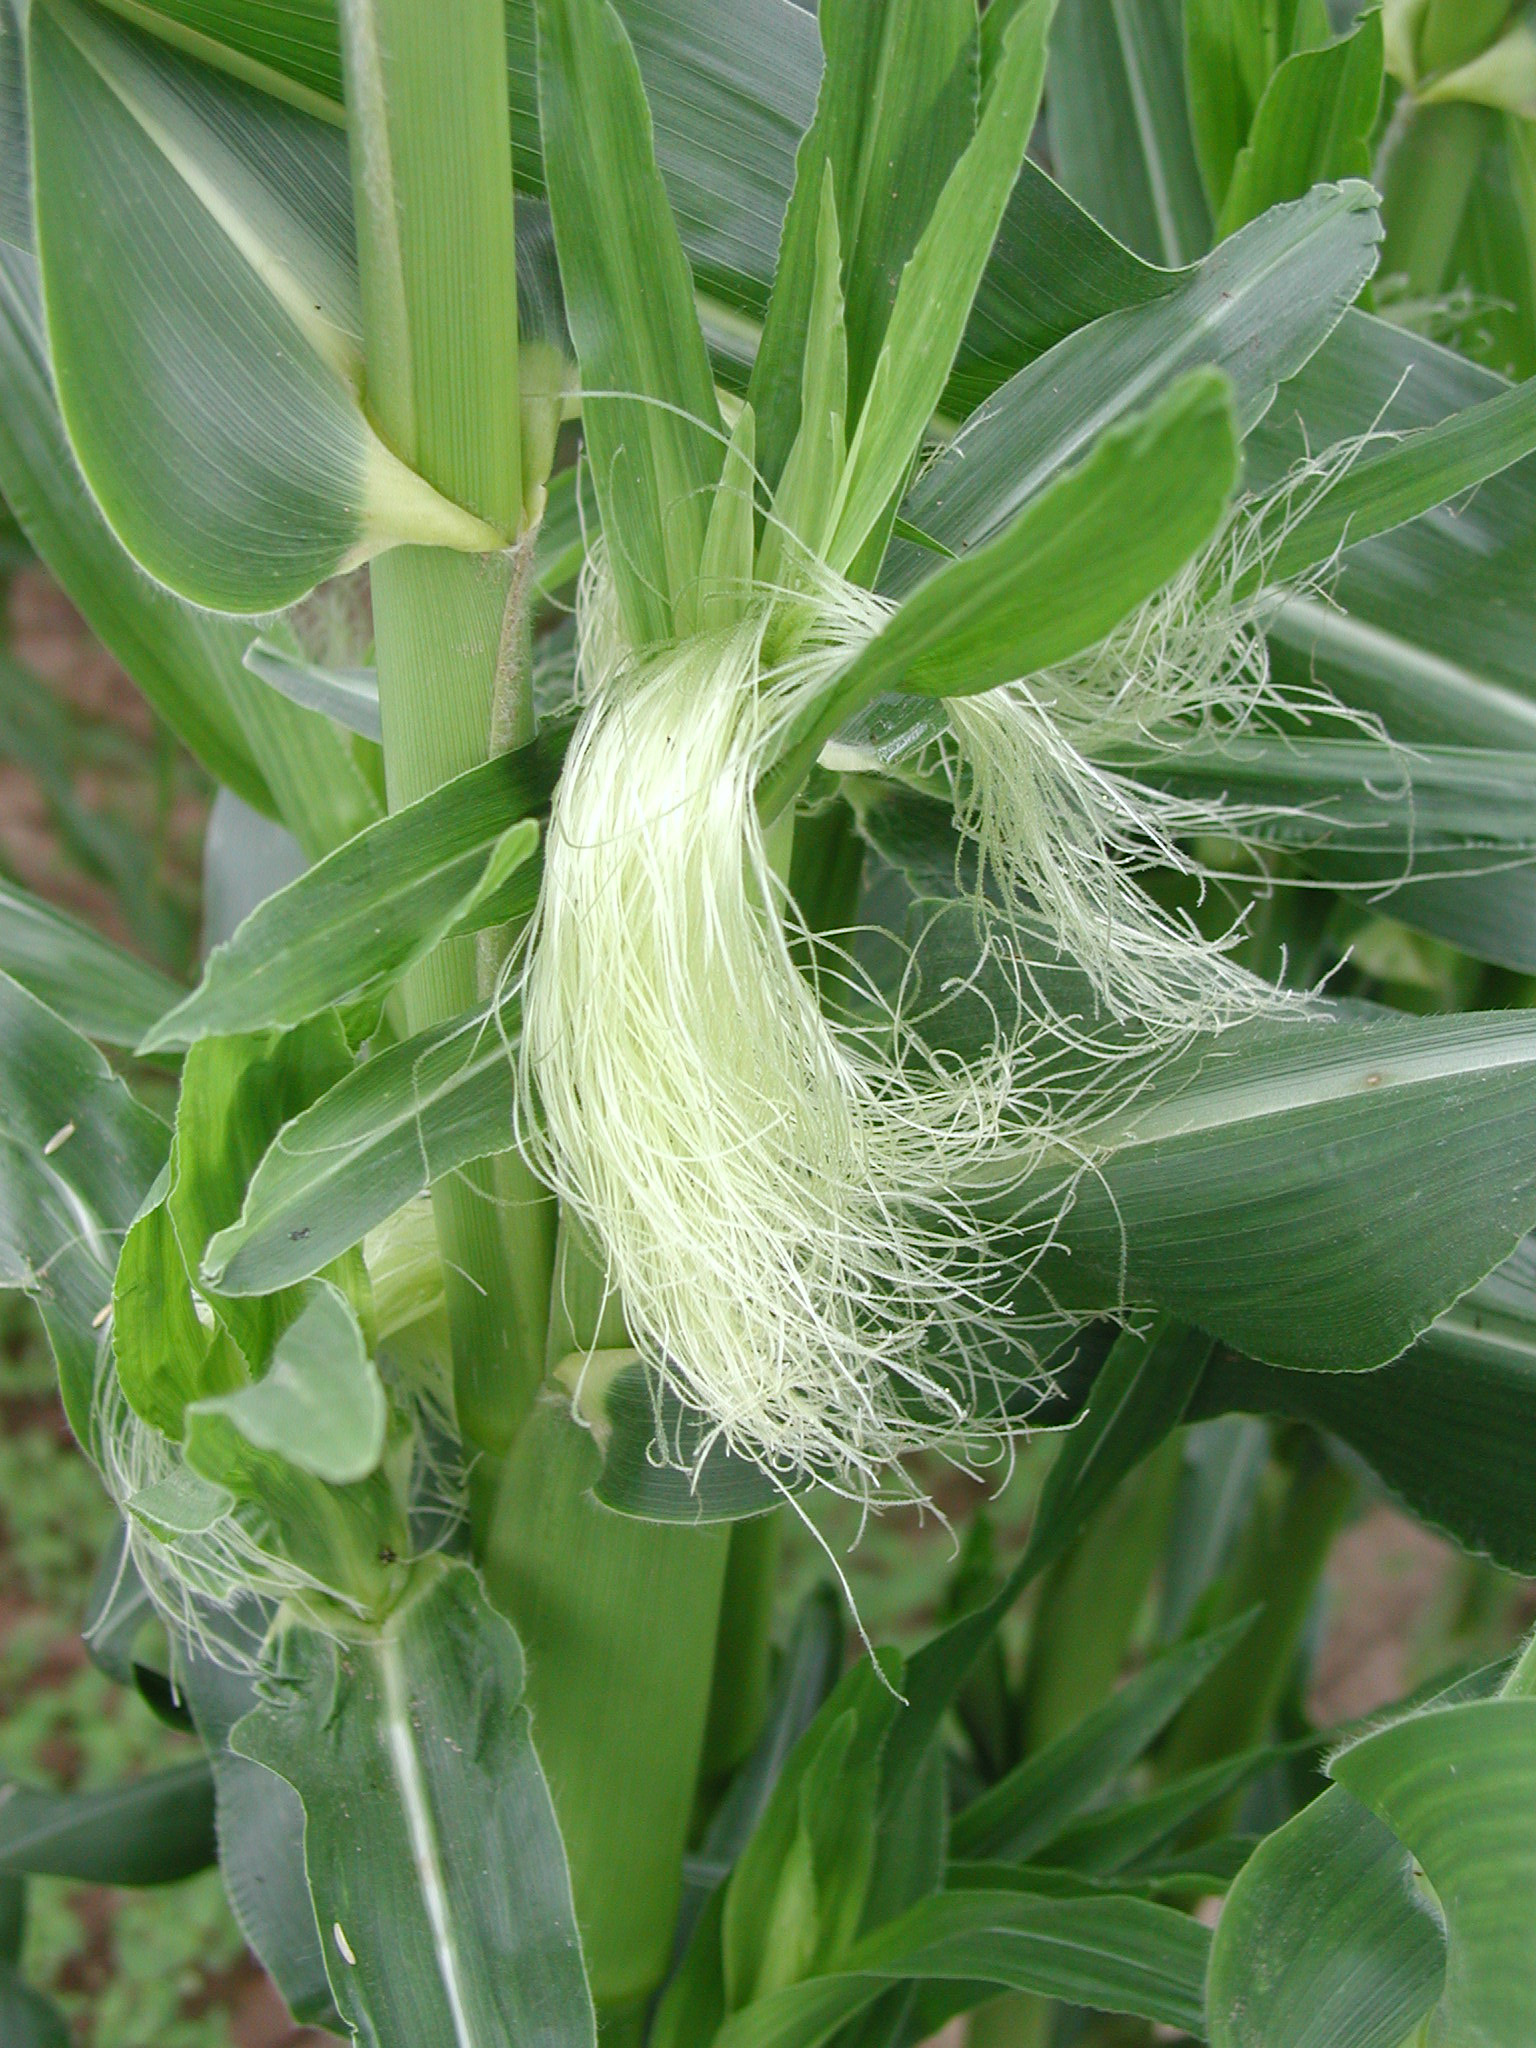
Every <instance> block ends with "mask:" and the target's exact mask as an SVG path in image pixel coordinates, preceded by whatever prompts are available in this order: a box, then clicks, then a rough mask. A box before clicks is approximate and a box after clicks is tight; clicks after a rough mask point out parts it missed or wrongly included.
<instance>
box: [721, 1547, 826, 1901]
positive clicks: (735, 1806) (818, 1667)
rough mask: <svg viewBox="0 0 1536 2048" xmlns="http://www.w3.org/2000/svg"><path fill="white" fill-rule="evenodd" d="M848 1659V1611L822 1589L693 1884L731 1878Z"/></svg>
mask: <svg viewBox="0 0 1536 2048" xmlns="http://www.w3.org/2000/svg"><path fill="white" fill-rule="evenodd" d="M842 1658H843V1617H842V1608H841V1605H840V1603H839V1601H838V1599H837V1596H836V1594H835V1592H834V1591H833V1590H832V1588H831V1587H830V1586H819V1587H817V1588H816V1589H815V1590H814V1591H813V1592H811V1593H808V1594H807V1595H806V1598H805V1601H804V1603H803V1604H802V1606H801V1608H800V1610H799V1612H798V1613H797V1614H796V1616H795V1620H794V1625H793V1627H792V1629H791V1631H790V1635H789V1640H788V1642H787V1644H786V1645H785V1649H784V1656H783V1659H782V1661H781V1663H780V1665H779V1668H778V1671H777V1673H776V1674H775V1677H774V1684H773V1695H772V1697H771V1699H770V1700H769V1702H768V1706H767V1710H766V1712H765V1713H764V1716H763V1727H762V1732H761V1733H760V1735H759V1736H758V1739H757V1742H756V1744H755V1745H754V1747H753V1750H752V1753H751V1755H750V1756H749V1757H748V1758H747V1760H746V1762H745V1763H744V1764H743V1765H742V1766H741V1769H740V1770H739V1771H738V1772H737V1773H736V1776H735V1777H734V1778H733V1779H732V1780H731V1783H730V1785H729V1787H728V1788H727V1790H726V1792H725V1795H724V1797H723V1798H722V1799H721V1801H720V1804H719V1805H718V1806H717V1807H716V1808H715V1811H714V1813H713V1814H712V1815H711V1816H710V1821H709V1826H708V1827H707V1828H706V1829H705V1831H704V1839H703V1840H702V1842H701V1843H700V1844H699V1848H698V1851H697V1853H696V1854H695V1855H693V1856H691V1857H690V1858H689V1867H688V1872H687V1875H688V1879H689V1882H690V1883H691V1884H693V1885H696V1886H700V1887H709V1886H713V1885H715V1884H718V1883H720V1882H721V1881H722V1880H723V1879H725V1878H726V1877H728V1876H729V1875H730V1873H731V1871H732V1869H733V1868H734V1866H735V1863H736V1859H737V1857H738V1856H739V1855H740V1854H741V1852H742V1850H743V1849H744V1848H745V1847H746V1845H747V1843H748V1842H749V1841H750V1840H751V1838H752V1835H753V1832H754V1830H755V1829H756V1827H757V1824H758V1822H759V1821H760V1820H761V1819H762V1816H763V1812H764V1810H765V1808H766V1807H767V1804H768V1801H769V1799H770V1797H771V1796H772V1793H773V1788H774V1786H775V1785H776V1784H777V1783H778V1780H779V1775H780V1773H781V1772H782V1771H783V1769H784V1767H785V1763H786V1761H787V1759H788V1757H789V1756H790V1754H791V1753H792V1751H793V1750H794V1747H795V1744H796V1743H797V1742H798V1741H799V1739H800V1737H801V1736H802V1735H803V1734H804V1733H805V1731H806V1729H807V1728H809V1727H810V1725H811V1723H812V1721H813V1720H814V1719H815V1718H816V1715H817V1713H818V1711H819V1710H820V1708H821V1706H822V1705H823V1703H824V1702H825V1700H826V1698H827V1696H828V1694H829V1693H830V1692H831V1691H832V1688H833V1686H834V1684H835V1683H836V1682H837V1677H838V1671H839V1667H840V1665H841V1663H842Z"/></svg>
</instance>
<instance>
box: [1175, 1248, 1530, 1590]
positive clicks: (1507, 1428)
mask: <svg viewBox="0 0 1536 2048" xmlns="http://www.w3.org/2000/svg"><path fill="white" fill-rule="evenodd" d="M1234 1409H1235V1410H1240V1411H1242V1412H1245V1413H1251V1414H1260V1415H1280V1416H1286V1417H1288V1418H1290V1419H1292V1420H1294V1421H1297V1422H1310V1423H1312V1424H1314V1425H1315V1426H1316V1427H1318V1428H1320V1429H1326V1430H1328V1431H1330V1432H1331V1433H1332V1434H1333V1435H1334V1436H1337V1437H1340V1438H1342V1439H1343V1441H1344V1442H1345V1443H1347V1444H1348V1445H1349V1446H1350V1448H1351V1449H1352V1450H1355V1451H1357V1452H1358V1453H1359V1454H1360V1456H1361V1457H1362V1458H1364V1459H1365V1460H1366V1462H1367V1464H1369V1465H1370V1466H1371V1468H1372V1469H1373V1470H1374V1471H1375V1472H1376V1473H1377V1474H1378V1476H1379V1477H1380V1478H1381V1479H1382V1480H1383V1481H1384V1482H1385V1484H1386V1485H1387V1486H1388V1487H1390V1488H1391V1490H1392V1491H1393V1492H1394V1493H1395V1494H1396V1495H1397V1496H1398V1498H1399V1499H1400V1500H1402V1501H1403V1502H1404V1504H1405V1505H1406V1506H1407V1507H1409V1508H1410V1509H1411V1510H1412V1512H1413V1513H1414V1514H1415V1515H1417V1516H1418V1517H1419V1518H1420V1519H1421V1520H1422V1521H1426V1522H1429V1523H1431V1524H1432V1525H1433V1526H1434V1527H1436V1528H1439V1529H1443V1530H1444V1531H1445V1532H1446V1534H1447V1535H1449V1536H1451V1537H1452V1538H1453V1539H1454V1540H1455V1541H1456V1542H1457V1543H1458V1544H1460V1546H1461V1547H1462V1548H1463V1549H1464V1550H1470V1551H1474V1552H1478V1553H1481V1554H1483V1555H1485V1556H1489V1557H1492V1558H1494V1559H1496V1560H1497V1562H1498V1563H1500V1564H1502V1565H1504V1566H1506V1567H1507V1568H1508V1569H1509V1570H1511V1571H1518V1572H1527V1573H1529V1572H1536V1532H1533V1530H1532V1527H1531V1517H1530V1512H1529V1501H1528V1498H1527V1489H1526V1487H1525V1484H1524V1479H1523V1474H1524V1472H1525V1470H1526V1466H1527V1461H1528V1456H1529V1455H1531V1454H1536V1453H1533V1452H1532V1446H1536V1252H1533V1249H1532V1247H1531V1245H1530V1244H1529V1243H1526V1244H1523V1245H1522V1246H1521V1247H1520V1249H1519V1250H1518V1251H1517V1252H1516V1253H1515V1255H1514V1257H1513V1258H1511V1259H1510V1260H1508V1261H1507V1262H1506V1263H1505V1264H1504V1265H1502V1266H1500V1267H1499V1268H1498V1269H1497V1270H1496V1271H1495V1272H1493V1273H1490V1274H1489V1276H1488V1277H1487V1279H1486V1280H1483V1281H1481V1282H1480V1283H1479V1284H1478V1285H1477V1286H1476V1287H1474V1288H1473V1289H1472V1290H1471V1292H1470V1293H1469V1294H1466V1295H1464V1296H1463V1297H1462V1299H1461V1300H1460V1301H1459V1302H1457V1303H1456V1305H1455V1306H1454V1307H1453V1308H1450V1309H1448V1310H1447V1311H1446V1312H1445V1314H1444V1315H1443V1316H1441V1318H1440V1320H1439V1321H1438V1322H1437V1323H1435V1324H1434V1325H1433V1326H1432V1327H1431V1328H1430V1329H1429V1330H1427V1331H1426V1332H1425V1333H1424V1335H1423V1336H1422V1337H1421V1338H1420V1339H1419V1341H1418V1343H1417V1344H1415V1345H1414V1346H1413V1348H1412V1349H1411V1350H1410V1351H1408V1352H1406V1353H1405V1354H1404V1356H1403V1357H1401V1358H1399V1359H1397V1360H1396V1361H1395V1362H1394V1363H1393V1364H1392V1365H1390V1366H1387V1367H1385V1368H1383V1369H1382V1370H1381V1371H1380V1372H1371V1373H1316V1372H1296V1371H1294V1370H1292V1369H1281V1368H1277V1367H1274V1366H1264V1365H1258V1364H1256V1363H1255V1362H1254V1361H1253V1360H1252V1359H1241V1358H1237V1357H1234V1356H1233V1355H1232V1354H1230V1353H1226V1352H1222V1353H1218V1355H1217V1356H1216V1358H1215V1359H1213V1360H1212V1363H1211V1366H1210V1368H1209V1370H1208V1371H1207V1373H1206V1376H1205V1378H1204V1379H1203V1380H1202V1381H1201V1383H1200V1387H1199V1390H1198V1391H1197V1393H1196V1395H1195V1398H1194V1401H1193V1403H1192V1407H1191V1412H1192V1413H1194V1414H1218V1413H1221V1412H1223V1411H1225V1410H1234Z"/></svg>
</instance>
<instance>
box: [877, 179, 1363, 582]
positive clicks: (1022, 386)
mask: <svg viewBox="0 0 1536 2048" xmlns="http://www.w3.org/2000/svg"><path fill="white" fill-rule="evenodd" d="M1380 236H1381V225H1380V221H1379V219H1378V217H1377V215H1376V211H1375V195H1374V194H1373V193H1372V192H1371V190H1370V188H1369V187H1368V186H1366V185H1360V184H1350V185H1343V186H1336V187H1324V188H1323V189H1321V190H1319V191H1317V192H1313V193H1311V194H1309V195H1308V197H1307V198H1305V199H1303V200H1299V201H1298V202H1297V203H1296V204H1295V205H1293V206H1286V207H1280V208H1277V209H1276V210H1275V211H1274V212H1273V213H1270V214H1268V215H1266V216H1265V217H1264V218H1263V219H1262V220H1258V221H1255V222H1254V223H1253V224H1252V226H1251V227H1248V228H1246V229H1245V230H1244V231H1243V232H1242V233H1241V234H1238V235H1233V236H1232V237H1231V238H1230V239H1229V240H1228V241H1227V242H1224V243H1223V244H1222V245H1221V247H1220V248H1218V249H1217V250H1215V251H1214V252H1213V253H1212V254H1211V255H1210V256H1208V257H1207V258H1206V260H1205V261H1204V262H1203V263H1202V264H1201V265H1200V266H1199V268H1198V269H1197V270H1196V271H1194V272H1193V273H1191V275H1190V276H1189V277H1188V279H1187V280H1185V281H1183V282H1181V283H1180V284H1179V285H1178V286H1177V288H1176V289H1175V290H1173V291H1172V292H1169V293H1168V294H1166V295H1165V296H1164V297H1162V298H1160V299H1157V300H1155V301H1153V302H1151V303H1150V304H1147V305H1144V306H1137V307H1133V308H1129V309H1127V310H1126V311H1124V312H1121V313H1115V314H1111V315H1110V316H1108V317H1107V318H1105V319H1103V320H1100V321H1096V322H1095V323H1094V324H1093V325H1092V326H1090V327H1086V328H1083V329H1081V330H1080V331H1079V332H1078V333H1076V334H1074V335H1073V336H1072V337H1070V338H1069V339H1068V340H1067V341H1065V342H1063V343H1061V344H1060V345H1059V346H1058V347H1057V348H1055V349H1053V350H1051V351H1050V353H1049V354H1048V355H1046V356H1043V357H1041V358H1040V359H1039V360H1038V361H1037V362H1035V363H1034V364H1033V365H1031V366H1030V367H1029V368H1027V369H1025V370H1023V371H1021V372H1020V373H1019V374H1018V375H1017V376H1016V377H1014V378H1013V379H1012V380H1011V381H1010V382H1009V383H1008V384H1007V385H1006V386H1005V387H1004V388H1003V389H1002V390H1001V391H999V392H998V393H997V395H996V396H995V397H994V398H992V399H991V400H989V401H988V403H987V404H986V405H985V406H984V407H983V408H982V409H981V410H980V411H979V412H978V413H977V414H976V415H975V416H974V417H973V418H972V419H971V420H969V421H968V422H967V423H966V426H965V427H964V429H963V430H962V431H961V432H960V433H959V434H958V435H956V437H955V439H954V441H953V442H951V444H950V446H949V447H948V448H947V449H946V450H945V451H944V453H943V454H942V455H941V456H940V457H939V459H938V460H937V461H936V462H934V463H933V464H932V466H931V467H930V468H928V469H927V470H926V471H925V472H924V474H923V476H922V477H921V478H920V479H919V481H918V482H917V483H916V484H915V485H914V487H913V489H912V490H911V492H910V493H909V494H908V496H907V498H906V501H905V503H904V504H903V506H902V512H903V515H904V516H905V517H906V518H907V519H909V520H910V521H911V522H912V524H913V525H914V526H916V527H918V528H919V529H920V530H921V531H922V532H924V533H927V534H930V535H931V536H932V537H933V538H934V539H935V540H938V541H940V542H942V543H943V544H944V546H946V547H947V548H950V549H951V550H953V551H954V552H956V553H964V552H965V551H966V550H968V549H971V548H974V547H977V546H978V545H980V543H981V542H983V541H985V540H988V539H990V538H991V537H992V536H993V535H994V534H995V533H997V532H998V531H999V529H1000V528H1001V527H1003V526H1004V525H1005V524H1006V523H1007V522H1008V520H1009V519H1011V518H1012V517H1013V515H1014V514H1015V513H1016V512H1017V511H1018V509H1019V507H1020V506H1022V505H1024V504H1026V503H1027V502H1028V501H1029V500H1030V499H1031V498H1033V497H1034V496H1035V495H1036V494H1037V493H1038V492H1039V491H1040V490H1041V489H1042V488H1043V487H1044V485H1045V484H1046V483H1048V482H1049V481H1050V480H1051V478H1052V477H1054V476H1055V475H1056V474H1057V473H1058V472H1059V471H1060V470H1062V469H1063V468H1065V467H1066V466H1067V465H1069V464H1071V463H1072V462H1074V461H1077V460H1079V459H1080V458H1081V457H1082V456H1083V455H1084V454H1085V453H1086V452H1087V450H1088V449H1089V448H1090V447H1091V446H1092V445H1093V443H1094V442H1095V441H1096V440H1097V439H1098V437H1099V435H1100V434H1101V433H1103V432H1104V430H1105V429H1106V428H1107V427H1110V426H1113V425H1114V424H1115V423H1116V422H1118V421H1120V420H1123V419H1124V418H1126V416H1127V415H1129V414H1133V413H1135V412H1136V411H1137V410H1138V409H1139V408H1141V407H1143V406H1145V405H1148V404H1149V403H1151V401H1152V400H1153V399H1155V398H1156V397H1157V396H1158V395H1159V394H1161V393H1162V392H1164V391H1166V390H1167V388H1168V387H1169V386H1170V385H1172V384H1173V383H1174V382H1176V380H1177V379H1178V378H1179V377H1181V376H1182V375H1184V374H1185V373H1186V372H1188V371H1190V370H1192V369H1194V368H1195V367H1196V366H1197V365H1201V364H1214V365H1215V366H1216V367H1217V368H1219V369H1221V370H1224V371H1225V372H1226V374H1227V376H1228V377H1229V378H1230V379H1231V381H1232V386H1233V391H1234V394H1235V397H1236V408H1237V415H1238V422H1239V428H1240V431H1241V432H1243V433H1244V434H1246V433H1248V431H1249V430H1250V429H1251V428H1252V426H1253V424H1254V422H1255V421H1256V420H1258V419H1260V418H1262V417H1263V415H1264V414H1265V413H1266V412H1267V411H1268V409H1269V407H1270V406H1271V404H1272V403H1273V401H1274V395H1275V389H1276V386H1277V385H1278V384H1280V383H1281V382H1282V381H1283V380H1285V379H1287V378H1290V377H1293V376H1294V375H1295V374H1296V372H1297V371H1298V370H1299V369H1300V368H1301V366H1302V365H1303V364H1304V363H1305V362H1306V361H1307V360H1308V358H1309V357H1310V356H1311V355H1312V354H1313V352H1314V351H1315V350H1316V349H1317V348H1318V347H1319V346H1320V345H1321V344H1322V343H1323V342H1324V341H1325V340H1326V338H1327V336H1328V335H1329V334H1330V333H1331V332H1332V330H1333V328H1334V327H1335V326H1336V324H1337V323H1338V320H1339V318H1340V316H1341V315H1342V314H1343V312H1344V310H1345V308H1346V307H1347V306H1348V305H1349V303H1350V301H1351V300H1352V299H1353V298H1354V297H1355V295H1356V293H1357V292H1358V291H1359V290H1360V287H1361V286H1362V285H1363V284H1364V283H1365V281H1366V279H1367V278H1368V277H1369V276H1370V274H1371V272H1372V270H1373V269H1374V267H1375V263H1376V245H1377V243H1378V241H1379V240H1380ZM933 566H934V558H933V557H932V556H931V555H918V554H917V553H916V551H915V550H908V551H899V550H898V551H896V552H895V553H894V555H893V559H892V561H891V562H890V563H889V564H888V566H887V573H886V576H885V578H884V581H883V585H882V587H884V588H888V589H890V590H891V591H892V592H893V593H900V592H902V591H905V590H906V589H908V588H910V586H911V585H912V583H913V582H915V581H917V580H918V579H919V578H920V577H921V576H925V575H928V574H930V573H931V572H932V570H933Z"/></svg>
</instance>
